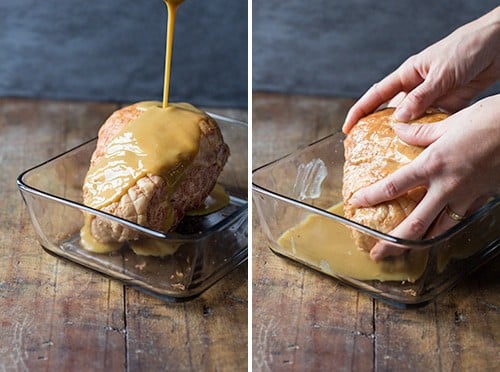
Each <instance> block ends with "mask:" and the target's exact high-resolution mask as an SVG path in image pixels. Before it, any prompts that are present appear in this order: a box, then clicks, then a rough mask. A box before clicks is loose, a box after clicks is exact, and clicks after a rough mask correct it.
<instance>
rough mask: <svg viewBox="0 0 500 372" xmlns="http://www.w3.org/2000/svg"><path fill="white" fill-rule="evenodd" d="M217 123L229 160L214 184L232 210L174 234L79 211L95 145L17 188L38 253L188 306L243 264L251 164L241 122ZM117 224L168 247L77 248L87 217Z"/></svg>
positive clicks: (47, 166) (37, 171)
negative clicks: (141, 251)
mask: <svg viewBox="0 0 500 372" xmlns="http://www.w3.org/2000/svg"><path fill="white" fill-rule="evenodd" d="M210 115H211V116H212V117H213V118H214V119H215V120H216V121H217V122H218V124H219V127H220V129H221V131H222V134H223V136H224V141H225V142H226V143H227V144H228V146H229V147H230V151H231V155H230V157H229V159H228V162H227V163H226V166H225V167H224V170H223V172H222V173H221V174H220V176H219V178H218V183H219V184H220V185H222V186H223V187H224V188H225V189H226V191H227V192H228V194H229V195H230V202H229V205H228V206H226V207H225V208H223V209H222V210H219V211H217V212H214V213H212V214H209V215H206V216H196V217H189V216H186V217H185V218H184V219H183V220H182V222H181V223H180V224H179V225H178V227H177V228H176V230H175V232H171V233H164V232H161V231H155V230H151V229H148V228H145V227H143V226H139V225H137V224H135V223H132V222H129V221H126V220H123V219H121V218H118V217H115V216H113V215H110V214H107V213H105V212H101V211H98V210H95V209H92V208H90V207H87V206H84V205H83V204H82V184H83V180H84V178H85V174H86V172H87V170H88V167H89V164H90V157H91V155H92V153H93V151H94V149H95V146H96V141H97V140H96V139H93V140H90V141H88V142H86V143H83V144H82V145H80V146H78V147H76V148H74V149H71V150H69V151H67V152H65V153H63V154H61V155H59V156H56V157H55V158H53V159H50V160H48V161H46V162H44V163H42V164H40V165H38V166H36V167H34V168H31V169H29V170H27V171H25V172H23V173H22V174H21V175H20V176H19V177H18V179H17V184H18V187H19V189H20V191H21V194H22V197H23V199H24V201H25V203H26V206H27V208H28V210H29V214H30V217H31V220H32V222H33V226H34V228H35V231H36V233H37V235H38V240H39V242H40V244H41V245H42V247H43V248H44V249H45V250H46V251H47V252H48V253H52V254H55V255H56V256H58V257H63V258H66V259H68V260H70V261H73V262H76V263H78V264H80V265H83V266H85V267H88V268H90V269H93V270H95V271H98V272H100V273H102V274H105V275H108V276H110V277H112V278H115V279H118V280H121V281H122V282H123V283H125V284H127V285H129V286H132V287H135V288H138V289H141V290H143V291H145V292H148V293H150V294H153V295H156V296H158V297H160V298H162V299H164V300H167V301H178V300H188V299H191V298H194V297H196V296H198V295H199V294H201V293H202V292H203V291H205V290H206V289H207V288H209V287H210V286H211V285H212V284H214V283H215V282H216V281H217V280H219V279H220V278H222V277H223V276H225V275H226V274H227V273H229V272H230V271H231V270H233V269H234V268H235V267H237V266H238V265H239V264H241V263H242V262H244V261H245V260H246V259H247V250H248V213H247V210H248V203H247V198H248V196H247V195H248V193H247V190H248V186H247V179H248V176H247V173H248V158H247V148H248V147H247V137H248V126H247V124H246V123H244V122H241V121H237V120H233V119H228V118H226V117H222V116H219V115H215V114H210ZM83 212H86V213H90V214H93V215H99V216H101V217H104V218H107V219H110V220H113V221H117V222H119V223H120V224H122V225H125V226H127V227H128V228H131V229H134V230H137V231H138V232H140V233H141V239H143V238H147V239H148V242H149V244H159V245H162V246H163V247H165V246H168V247H171V248H172V251H174V253H173V254H170V255H167V256H165V257H151V256H139V255H136V254H135V253H133V252H132V250H131V249H129V247H127V243H125V244H124V246H123V247H121V248H120V249H119V250H118V251H116V252H113V253H109V254H98V253H92V252H89V251H87V250H85V249H83V248H82V247H81V245H80V229H81V228H82V226H83V223H84V213H83Z"/></svg>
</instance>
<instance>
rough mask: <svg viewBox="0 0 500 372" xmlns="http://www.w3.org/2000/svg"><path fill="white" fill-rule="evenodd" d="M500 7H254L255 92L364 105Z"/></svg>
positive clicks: (319, 2) (487, 1) (353, 2)
mask: <svg viewBox="0 0 500 372" xmlns="http://www.w3.org/2000/svg"><path fill="white" fill-rule="evenodd" d="M497 5H498V0H481V1H476V0H441V1H439V0H438V1H436V0H420V1H413V0H411V1H410V0H401V1H398V0H377V1H373V0H349V1H340V0H287V1H282V0H253V8H252V13H253V41H252V43H253V90H254V91H275V92H289V93H303V94H319V95H336V96H347V97H349V96H351V97H357V96H359V95H361V94H362V93H363V92H364V91H365V90H366V89H367V88H368V87H369V86H370V85H371V84H373V83H374V82H376V81H378V80H380V79H381V78H383V77H384V76H385V75H387V74H388V73H389V72H391V71H393V70H394V69H395V68H397V67H398V66H399V65H400V64H401V63H402V62H403V61H404V60H405V59H406V58H407V57H409V56H410V55H412V54H415V53H416V52H418V51H420V50H422V49H423V48H425V47H426V46H428V45H429V44H432V43H433V42H435V41H437V40H439V39H441V38H443V37H444V36H446V35H448V34H449V33H451V32H452V31H453V30H454V29H455V28H457V27H459V26H460V25H462V24H464V23H466V22H468V21H470V20H472V19H474V18H477V17H479V16H480V15H482V14H484V13H486V12H487V11H489V10H491V9H493V8H494V7H495V6H497ZM496 90H497V91H498V85H497V86H496ZM490 91H492V90H491V89H490Z"/></svg>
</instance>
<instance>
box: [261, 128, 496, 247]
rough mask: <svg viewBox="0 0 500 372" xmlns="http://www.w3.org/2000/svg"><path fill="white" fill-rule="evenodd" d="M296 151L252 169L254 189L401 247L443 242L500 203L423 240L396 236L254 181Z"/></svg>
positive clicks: (481, 209) (484, 207)
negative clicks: (265, 170) (254, 177)
mask: <svg viewBox="0 0 500 372" xmlns="http://www.w3.org/2000/svg"><path fill="white" fill-rule="evenodd" d="M336 134H338V133H332V134H329V135H327V136H325V137H323V138H320V139H318V140H316V141H314V142H311V143H309V144H308V145H305V146H301V147H299V148H298V149H297V150H295V151H301V150H304V149H306V148H308V147H311V146H313V145H315V144H317V143H318V142H321V141H324V140H326V139H328V138H330V137H333V136H335V135H336ZM295 151H294V152H291V153H289V154H286V155H284V156H282V157H280V158H278V159H275V160H273V161H271V162H269V163H267V164H264V165H261V166H259V167H257V168H256V169H254V170H253V171H252V190H253V191H256V192H258V193H261V194H264V195H267V196H270V197H273V198H275V199H278V200H281V201H284V202H287V203H290V204H292V205H294V206H297V207H299V208H302V209H306V210H308V211H309V212H312V213H316V214H319V215H321V216H323V217H326V218H330V219H333V220H335V221H337V222H341V223H343V224H345V225H348V226H350V227H354V228H356V229H358V230H360V231H362V232H365V233H368V234H370V235H372V236H375V237H377V238H379V239H383V240H385V241H386V242H389V243H393V244H397V245H400V246H401V248H417V249H423V248H427V247H429V246H432V245H434V244H436V243H438V242H441V241H443V240H445V239H447V238H449V237H451V236H452V235H454V234H456V233H457V232H459V231H460V230H462V229H463V228H465V227H466V226H467V225H468V224H469V223H470V222H472V221H474V220H476V219H477V218H479V217H481V216H483V215H484V214H485V213H486V212H487V211H488V210H489V209H491V208H492V207H494V206H496V205H497V204H499V203H500V196H495V197H493V199H492V200H490V201H488V202H487V203H485V204H484V205H483V206H482V207H481V208H479V209H478V210H477V211H475V212H474V213H473V214H471V215H470V216H468V217H467V218H465V219H464V220H463V221H460V222H459V223H458V224H456V225H455V226H453V227H452V228H450V229H448V230H447V231H445V232H443V233H442V234H440V235H437V236H435V237H433V238H429V239H422V240H412V239H402V238H397V237H395V236H392V235H389V234H386V233H383V232H381V231H378V230H375V229H372V228H371V227H368V226H365V225H362V224H360V223H357V222H355V221H352V220H349V219H348V218H345V217H342V216H339V215H337V214H334V213H331V212H329V211H327V210H325V209H321V208H318V207H315V206H313V205H310V204H307V203H304V202H302V201H300V200H297V199H292V198H290V197H288V196H285V195H282V194H279V193H277V192H275V191H272V190H270V189H268V188H265V187H263V186H260V185H258V184H257V183H255V182H254V181H253V175H255V174H256V173H257V172H259V171H261V170H263V169H264V168H268V167H270V166H272V165H274V164H276V163H278V162H281V161H283V160H285V159H286V158H288V157H290V156H292V155H294V154H295Z"/></svg>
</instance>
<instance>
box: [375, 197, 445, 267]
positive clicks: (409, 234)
mask: <svg viewBox="0 0 500 372" xmlns="http://www.w3.org/2000/svg"><path fill="white" fill-rule="evenodd" d="M433 194H434V193H433V192H428V193H427V195H426V196H425V197H424V199H423V200H422V201H421V202H420V203H419V204H418V205H417V206H416V208H415V209H414V210H413V211H412V212H411V213H410V214H409V215H408V217H406V218H405V219H404V220H403V221H402V222H401V223H400V224H399V225H398V226H397V227H396V228H395V229H394V230H392V231H391V232H390V233H389V234H390V235H392V236H395V237H398V238H401V239H414V240H416V239H421V238H422V237H423V236H424V235H425V233H426V231H427V230H428V229H429V227H430V226H431V224H432V222H433V221H434V220H435V219H436V217H437V216H438V215H439V213H441V211H442V210H443V208H444V206H445V203H444V202H443V201H441V200H440V198H439V196H438V195H439V193H436V196H434V195H433ZM404 251H405V249H403V248H401V247H397V246H395V245H393V244H391V243H388V242H384V241H379V242H378V243H377V244H375V246H374V247H373V248H372V250H371V251H370V257H371V258H372V259H373V260H374V261H379V260H381V259H382V258H384V257H387V256H389V255H398V254H401V253H403V252H404Z"/></svg>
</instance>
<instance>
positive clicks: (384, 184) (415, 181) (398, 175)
mask: <svg viewBox="0 0 500 372" xmlns="http://www.w3.org/2000/svg"><path fill="white" fill-rule="evenodd" d="M422 169H423V167H421V166H419V162H418V161H416V160H414V161H413V162H412V163H409V164H407V165H405V166H403V167H401V168H399V169H398V170H396V171H395V172H394V173H391V174H390V175H388V176H387V177H385V178H383V179H381V180H380V181H377V182H375V183H374V184H372V185H370V186H368V187H365V188H362V189H360V190H358V191H356V192H355V193H354V194H353V195H352V196H351V199H350V200H349V203H350V204H352V205H353V206H354V207H369V206H372V205H376V204H379V203H382V202H384V201H387V200H393V199H395V198H397V197H398V196H401V195H403V194H404V193H406V192H407V191H409V190H411V189H413V188H415V187H417V186H422V185H425V183H426V178H425V176H424V174H423V173H422V171H421V170H422Z"/></svg>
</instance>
